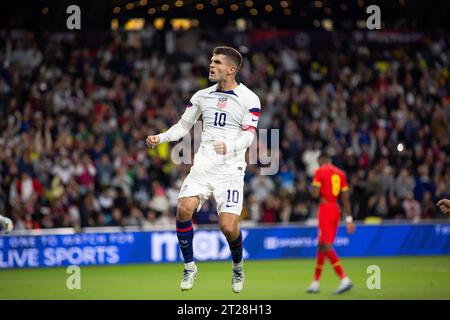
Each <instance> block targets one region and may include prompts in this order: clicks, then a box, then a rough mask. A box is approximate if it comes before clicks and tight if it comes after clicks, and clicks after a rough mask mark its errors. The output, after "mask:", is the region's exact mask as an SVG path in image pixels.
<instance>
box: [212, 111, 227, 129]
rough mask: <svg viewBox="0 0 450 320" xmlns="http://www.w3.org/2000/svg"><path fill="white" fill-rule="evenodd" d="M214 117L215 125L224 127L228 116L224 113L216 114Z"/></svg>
mask: <svg viewBox="0 0 450 320" xmlns="http://www.w3.org/2000/svg"><path fill="white" fill-rule="evenodd" d="M214 115H215V118H214V125H215V126H217V125H218V126H219V127H224V126H225V121H226V120H227V114H226V113H224V112H215V113H214Z"/></svg>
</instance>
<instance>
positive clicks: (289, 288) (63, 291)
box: [0, 256, 450, 300]
mask: <svg viewBox="0 0 450 320" xmlns="http://www.w3.org/2000/svg"><path fill="white" fill-rule="evenodd" d="M342 262H343V266H344V268H345V271H346V273H347V275H348V276H349V277H350V278H351V279H352V281H353V283H354V285H355V286H354V288H353V289H352V291H350V292H346V293H344V294H343V295H340V296H336V295H333V294H332V292H333V291H334V290H335V288H336V287H337V285H338V282H339V280H338V278H337V276H336V275H335V274H334V272H333V270H332V268H331V266H330V264H329V263H327V264H326V265H325V267H324V270H323V276H322V282H321V293H319V294H313V295H311V294H305V293H304V290H305V288H306V287H307V286H308V285H309V283H310V282H311V280H312V274H313V268H314V264H315V260H314V259H295V260H294V259H291V260H271V261H246V262H245V271H246V282H245V288H244V291H243V292H242V293H240V294H238V295H237V294H234V293H232V292H231V285H230V282H231V263H230V262H199V263H198V264H197V265H198V267H199V274H198V277H197V281H196V284H195V286H194V288H193V289H192V290H191V291H188V292H181V291H180V289H179V283H180V280H181V277H182V269H183V265H182V264H158V265H128V266H95V267H81V289H80V290H68V289H67V288H66V280H67V277H68V276H69V274H66V269H65V268H49V269H22V270H0V299H151V300H154V299H167V300H186V299H202V300H203V299H221V300H222V299H223V300H235V299H268V300H275V299H289V300H292V299H450V256H435V257H395V258H377V257H373V258H346V259H342ZM370 265H377V266H379V267H380V268H381V289H380V290H376V289H375V290H369V289H368V288H367V285H366V282H367V279H368V277H369V276H370V274H368V273H367V267H368V266H370Z"/></svg>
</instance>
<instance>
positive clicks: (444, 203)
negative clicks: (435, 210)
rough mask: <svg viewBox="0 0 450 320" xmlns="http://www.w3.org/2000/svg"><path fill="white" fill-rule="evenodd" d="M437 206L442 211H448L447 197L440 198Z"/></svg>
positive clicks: (449, 201)
mask: <svg viewBox="0 0 450 320" xmlns="http://www.w3.org/2000/svg"><path fill="white" fill-rule="evenodd" d="M437 206H438V207H439V209H441V211H442V212H443V213H450V200H449V199H441V200H439V202H438V203H437Z"/></svg>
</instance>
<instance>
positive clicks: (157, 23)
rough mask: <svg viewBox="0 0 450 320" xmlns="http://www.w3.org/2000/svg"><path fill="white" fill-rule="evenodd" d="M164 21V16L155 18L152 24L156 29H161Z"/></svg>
mask: <svg viewBox="0 0 450 320" xmlns="http://www.w3.org/2000/svg"><path fill="white" fill-rule="evenodd" d="M165 23H166V19H164V18H157V19H155V20H154V21H153V26H154V27H155V29H156V30H162V28H164V24H165Z"/></svg>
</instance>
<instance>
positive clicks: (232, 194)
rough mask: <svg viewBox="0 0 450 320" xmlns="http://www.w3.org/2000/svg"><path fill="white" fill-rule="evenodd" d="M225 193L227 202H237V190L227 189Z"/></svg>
mask: <svg viewBox="0 0 450 320" xmlns="http://www.w3.org/2000/svg"><path fill="white" fill-rule="evenodd" d="M227 194H228V198H227V202H233V203H238V202H239V191H237V190H231V189H228V190H227Z"/></svg>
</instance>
